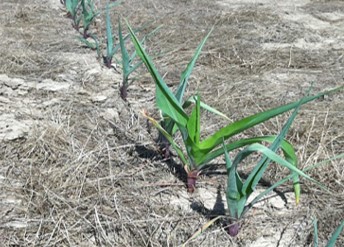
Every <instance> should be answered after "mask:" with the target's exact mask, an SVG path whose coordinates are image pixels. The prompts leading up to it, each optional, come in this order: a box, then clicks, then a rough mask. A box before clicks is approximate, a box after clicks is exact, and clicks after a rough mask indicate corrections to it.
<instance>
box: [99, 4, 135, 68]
mask: <svg viewBox="0 0 344 247" xmlns="http://www.w3.org/2000/svg"><path fill="white" fill-rule="evenodd" d="M105 22H106V40H107V43H106V55H105V56H103V60H104V64H105V66H106V67H108V68H111V67H112V59H113V57H114V55H115V53H116V52H117V51H118V50H119V49H120V48H121V46H120V44H117V45H115V42H114V40H115V38H114V35H113V33H112V25H111V17H110V6H109V4H107V6H106V20H105ZM128 37H129V36H128ZM128 37H125V38H123V39H127V38H128Z"/></svg>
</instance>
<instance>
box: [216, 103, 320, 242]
mask: <svg viewBox="0 0 344 247" xmlns="http://www.w3.org/2000/svg"><path fill="white" fill-rule="evenodd" d="M304 99H306V98H303V99H301V100H300V102H299V103H298V105H297V107H296V108H295V110H294V111H293V113H292V115H291V116H290V117H289V119H288V121H287V122H286V124H285V125H284V127H283V129H282V130H281V132H280V134H279V135H278V136H277V137H275V138H274V141H273V142H272V144H271V145H270V147H269V148H268V147H266V146H263V145H262V144H260V143H253V144H250V145H249V146H247V147H246V148H245V149H244V150H242V151H240V152H239V153H238V154H237V156H236V157H235V158H234V160H233V162H232V160H231V158H230V156H229V153H228V151H227V146H226V144H225V143H224V142H223V150H224V154H225V160H226V168H227V174H228V179H227V189H226V199H227V205H228V209H229V213H230V216H231V222H230V225H229V227H228V233H229V234H230V235H231V236H236V235H237V234H238V232H239V229H240V225H239V220H240V219H241V218H242V217H243V215H244V214H245V213H246V212H247V211H248V210H249V209H250V208H251V207H252V205H253V203H255V202H256V201H258V200H259V199H260V198H262V197H263V196H264V195H266V194H267V193H268V192H269V191H271V188H269V189H267V190H266V191H264V192H262V193H260V194H259V195H258V196H257V197H256V198H255V199H254V200H253V201H252V203H250V204H249V205H246V204H247V201H248V199H249V197H250V196H251V194H252V193H253V191H254V190H255V188H256V186H257V185H258V183H259V181H260V180H261V178H262V176H263V174H264V172H265V171H266V169H267V167H268V166H269V164H270V163H271V162H272V161H274V162H275V163H277V164H280V165H282V166H285V167H287V168H288V169H289V170H290V171H291V175H292V176H293V183H294V192H295V199H296V203H298V202H299V199H300V183H299V176H303V177H305V178H307V179H309V180H311V181H313V182H316V181H315V180H313V179H311V178H310V177H309V176H308V175H306V174H305V173H304V172H303V171H301V170H299V169H298V168H297V157H296V155H295V152H294V148H293V146H292V145H291V144H290V143H287V142H286V141H285V136H286V134H287V132H288V130H289V128H290V126H291V124H292V122H293V121H294V119H295V117H296V115H297V113H298V110H299V108H300V106H301V105H302V104H303V103H304V102H303V100H304ZM283 142H284V143H283ZM283 145H284V148H283ZM279 149H282V151H283V153H284V156H285V159H283V158H282V157H281V156H279V155H278V154H277V153H276V152H277V151H278V150H279ZM255 152H258V153H261V154H262V155H263V157H262V158H261V159H260V161H259V162H258V163H257V165H256V166H255V167H254V168H253V170H252V171H251V173H250V174H249V176H248V177H247V179H246V180H245V181H243V179H242V178H241V177H240V175H239V173H238V166H239V164H240V163H241V162H242V161H243V160H244V159H246V158H247V157H248V156H250V155H251V154H253V153H255ZM286 181H287V180H285V179H284V180H283V182H286ZM316 183H317V182H316ZM280 184H281V183H280V182H278V183H276V184H274V185H272V186H271V187H272V188H275V187H277V186H278V185H280Z"/></svg>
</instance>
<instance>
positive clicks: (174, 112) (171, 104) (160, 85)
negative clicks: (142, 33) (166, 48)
mask: <svg viewBox="0 0 344 247" xmlns="http://www.w3.org/2000/svg"><path fill="white" fill-rule="evenodd" d="M127 26H128V28H129V32H130V36H131V39H132V41H133V43H134V46H135V49H136V52H137V54H138V56H139V57H140V58H141V59H142V61H143V63H144V64H145V66H146V68H147V69H148V71H149V73H150V74H151V76H152V77H153V79H154V82H155V85H156V96H157V99H156V101H157V105H158V107H159V109H161V111H162V112H163V113H165V114H166V115H168V116H169V117H171V118H172V119H173V120H174V121H175V122H176V123H178V124H180V125H181V126H186V124H187V121H188V116H187V114H186V113H185V112H184V110H183V108H182V106H181V105H180V103H179V102H178V100H177V99H176V97H175V96H174V95H173V93H172V92H171V90H170V89H169V88H168V87H167V85H166V83H165V82H164V80H163V79H162V77H161V76H160V74H159V72H158V71H157V69H156V68H155V66H154V65H153V62H152V60H151V58H150V57H149V56H148V55H147V54H146V52H145V50H144V49H143V47H142V45H141V43H140V42H139V40H138V38H137V37H136V35H135V33H134V31H133V30H132V28H131V27H130V25H129V23H128V22H127Z"/></svg>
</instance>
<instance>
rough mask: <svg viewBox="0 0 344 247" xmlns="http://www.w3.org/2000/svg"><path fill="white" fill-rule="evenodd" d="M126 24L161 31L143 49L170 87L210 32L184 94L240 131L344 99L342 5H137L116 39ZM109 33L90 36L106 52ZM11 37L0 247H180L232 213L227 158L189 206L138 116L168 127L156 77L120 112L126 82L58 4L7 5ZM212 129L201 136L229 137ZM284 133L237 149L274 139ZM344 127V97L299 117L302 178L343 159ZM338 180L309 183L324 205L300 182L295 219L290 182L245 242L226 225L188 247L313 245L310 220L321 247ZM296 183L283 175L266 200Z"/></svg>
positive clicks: (233, 1)
mask: <svg viewBox="0 0 344 247" xmlns="http://www.w3.org/2000/svg"><path fill="white" fill-rule="evenodd" d="M95 3H96V6H97V8H98V9H99V10H103V9H104V6H105V4H106V1H105V0H96V1H95ZM118 16H122V17H125V18H127V19H128V20H129V22H130V23H131V24H132V25H133V26H137V27H141V26H145V28H144V29H143V31H142V33H145V32H146V33H148V32H149V31H151V30H153V29H154V28H156V27H158V26H160V25H162V27H161V28H160V29H159V32H157V33H156V34H155V35H153V36H152V37H150V38H149V39H148V40H147V42H146V47H147V48H146V49H147V51H148V52H149V53H150V54H155V55H154V61H155V63H156V64H157V67H158V69H159V71H160V72H161V74H162V75H163V76H164V78H165V79H166V81H168V82H169V86H171V87H173V88H174V87H175V86H176V85H177V84H178V80H179V76H180V72H181V71H182V70H183V68H184V67H185V66H186V64H187V63H188V61H189V60H190V58H191V56H192V54H193V51H194V49H195V47H196V46H197V43H198V42H199V41H200V40H201V39H202V37H204V35H205V34H206V33H207V31H208V30H210V29H211V27H213V26H214V31H213V33H212V34H211V36H210V38H209V40H208V41H207V44H206V46H205V47H204V50H203V52H202V55H201V57H200V59H199V61H198V62H197V65H196V67H195V69H194V72H193V74H192V76H191V78H190V87H189V88H188V89H187V92H186V93H187V95H192V94H194V93H196V92H197V91H198V92H200V94H201V95H202V99H203V100H204V101H205V102H207V103H208V104H209V105H211V106H213V107H215V108H217V109H219V110H220V111H222V112H224V113H225V114H226V115H227V116H228V117H229V118H230V121H234V120H237V119H239V118H241V117H244V116H248V115H249V114H253V113H255V112H259V111H261V110H264V109H268V108H270V107H274V106H278V105H281V104H284V103H287V102H291V101H293V100H297V99H298V98H300V97H301V96H303V95H304V94H305V93H306V92H307V90H308V88H309V87H310V85H311V84H312V85H313V92H320V91H324V90H327V89H330V88H334V87H337V86H342V85H344V71H343V69H344V2H343V1H331V0H323V1H311V0H309V1H308V0H300V1H296V0H295V1H293V0H285V1H277V0H216V1H210V2H209V1H205V0H172V1H167V0H127V1H124V2H123V4H122V5H121V6H119V7H116V8H114V9H113V11H112V17H113V18H112V20H113V26H114V27H116V25H117V17H118ZM104 18H105V17H104V11H101V14H100V15H99V17H98V18H97V21H96V22H95V24H94V25H93V26H92V27H91V30H93V31H94V32H96V33H97V34H98V35H100V36H102V35H103V36H102V37H103V40H104V33H105V19H104ZM115 20H116V21H115ZM147 23H148V24H147ZM114 29H116V28H114ZM0 34H1V35H0V37H1V39H0V57H1V59H0V193H1V194H0V246H181V245H182V244H183V243H185V242H186V241H187V240H188V239H189V238H190V237H191V236H192V234H193V233H194V232H195V231H196V230H197V229H198V228H199V227H201V226H202V225H204V224H205V223H206V222H208V221H209V220H210V219H212V217H214V216H218V215H225V214H226V210H227V206H226V201H225V193H224V189H225V187H226V177H225V169H224V166H223V163H224V160H223V157H221V158H219V159H218V160H216V161H215V162H214V163H216V164H214V167H215V168H214V169H208V170H205V171H204V172H203V173H202V175H201V177H200V179H199V181H198V184H197V190H196V192H195V193H194V194H188V193H187V192H186V189H185V175H184V174H183V171H182V169H180V167H181V166H180V162H179V160H178V159H177V158H176V157H173V158H172V159H171V160H165V159H164V158H163V156H162V155H161V154H160V153H159V149H158V147H157V145H156V142H155V140H156V137H157V132H156V131H155V130H154V129H152V128H151V126H149V125H148V124H147V121H146V119H145V118H144V117H143V116H142V114H141V111H142V109H146V110H147V111H148V112H150V113H151V114H152V115H153V116H154V117H156V118H158V117H159V114H158V112H157V110H156V106H155V98H154V92H155V89H154V84H153V81H152V80H151V78H150V77H149V75H148V73H147V71H146V70H145V69H144V68H140V69H139V70H138V71H137V72H136V73H135V75H134V77H135V81H134V82H133V83H132V84H131V85H130V87H129V91H128V99H127V102H125V101H123V100H122V99H121V98H120V97H119V86H120V83H121V80H122V76H121V74H120V68H119V67H118V68H117V70H115V69H108V68H106V67H104V66H103V64H102V60H101V59H99V58H97V54H96V52H95V51H92V50H90V49H87V48H85V47H84V46H83V45H82V44H81V43H80V42H79V40H78V39H77V37H78V33H77V32H76V31H75V30H74V29H73V27H72V25H71V20H70V19H68V18H67V16H66V12H65V8H64V6H63V5H62V4H61V3H60V1H59V0H30V1H22V0H1V1H0ZM140 35H142V34H141V33H140ZM102 48H104V47H102ZM203 118H204V119H203ZM203 118H202V121H204V124H203V125H202V131H204V136H207V135H208V134H210V133H212V132H213V131H214V130H216V129H219V128H220V127H221V126H224V125H225V124H226V123H227V122H228V120H225V119H221V118H218V117H214V116H213V115H210V114H205V115H204V117H203ZM286 118H287V116H281V117H278V118H275V119H273V120H270V121H268V122H266V123H264V124H261V125H259V126H257V127H255V128H252V129H250V130H248V131H245V132H244V133H241V134H240V136H238V138H244V137H250V136H255V135H262V134H264V135H266V134H276V133H278V131H279V130H280V129H281V127H282V125H283V123H284V121H285V120H286ZM343 122H344V95H343V92H340V93H337V94H334V95H329V96H326V97H323V98H322V99H321V100H317V101H315V102H313V103H311V104H309V105H306V106H304V107H303V108H302V109H301V112H300V114H299V116H298V118H297V119H296V121H295V123H294V125H293V126H292V129H291V131H290V134H289V135H288V139H289V140H290V142H291V143H293V145H295V147H296V150H297V155H298V157H299V167H300V168H301V169H304V168H305V167H307V166H310V165H313V164H316V163H319V162H321V161H323V160H326V159H328V158H331V157H335V156H336V155H340V154H342V153H344V126H343ZM256 158H257V157H256ZM254 162H255V158H252V159H250V160H248V161H247V162H246V163H245V164H243V166H242V168H240V172H241V173H242V174H248V173H249V171H250V170H251V169H252V167H253V165H254ZM343 167H344V159H343V158H342V159H336V160H333V161H329V162H326V164H325V165H322V166H319V167H318V168H316V169H313V170H311V171H309V175H310V176H312V177H313V178H315V179H317V180H318V181H320V182H321V183H322V184H324V186H326V187H327V188H328V190H324V189H322V188H320V187H318V186H315V185H314V184H312V183H310V182H308V181H306V180H302V197H301V202H300V204H299V205H295V200H294V195H293V193H292V189H291V188H292V187H291V183H287V184H285V185H283V186H281V187H280V188H278V190H276V191H275V192H273V193H270V194H269V195H268V196H267V197H266V198H265V199H264V200H261V201H260V202H259V203H258V204H256V205H255V206H254V207H253V209H252V210H251V212H249V213H248V214H247V216H245V218H244V219H243V220H242V221H241V222H240V224H241V231H240V233H239V234H238V236H236V237H230V236H229V235H228V234H226V230H225V228H226V226H225V225H224V224H223V222H224V221H225V217H224V220H223V221H222V222H221V221H220V222H219V223H217V224H214V225H212V226H211V227H210V228H208V229H207V230H206V231H205V232H204V233H202V234H201V235H200V236H199V237H198V238H196V239H195V240H192V241H190V242H189V243H188V246H207V247H209V246H251V247H263V246H281V247H282V246H314V243H313V225H312V221H313V219H314V218H315V217H316V218H317V219H318V222H319V246H325V243H326V241H327V240H328V239H329V236H330V234H331V232H332V231H333V230H334V229H335V228H336V226H337V225H338V224H339V223H340V222H341V221H343V219H344V206H343V205H344V168H343ZM286 174H288V171H286V170H285V169H283V168H281V167H279V166H277V165H272V166H271V167H270V168H269V169H268V171H267V172H266V174H265V175H264V179H263V180H264V181H263V182H262V183H260V185H259V188H258V189H257V191H256V192H255V193H258V192H260V191H263V190H264V189H266V188H267V187H268V186H269V185H270V184H273V183H274V182H276V181H278V180H279V179H281V178H282V177H283V176H285V175H286ZM337 246H344V237H343V236H341V237H340V238H339V239H338V242H337Z"/></svg>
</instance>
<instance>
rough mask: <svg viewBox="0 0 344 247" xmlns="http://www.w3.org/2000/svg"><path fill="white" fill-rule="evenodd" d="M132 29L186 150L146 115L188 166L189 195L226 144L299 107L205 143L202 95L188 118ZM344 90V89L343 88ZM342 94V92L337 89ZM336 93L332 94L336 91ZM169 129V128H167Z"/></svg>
mask: <svg viewBox="0 0 344 247" xmlns="http://www.w3.org/2000/svg"><path fill="white" fill-rule="evenodd" d="M127 26H128V28H129V32H130V36H131V39H132V42H133V43H134V46H135V49H136V52H137V54H138V56H139V57H140V58H141V59H142V61H143V63H144V64H145V66H146V68H147V70H148V71H149V72H150V74H151V76H152V78H153V80H154V82H155V85H156V103H157V106H158V108H159V109H160V110H161V112H162V114H163V115H166V116H168V117H169V118H171V120H172V121H173V122H174V124H175V126H176V128H177V129H178V131H180V133H181V137H182V141H183V144H184V150H183V149H182V148H181V147H179V145H178V144H177V143H176V141H175V140H174V139H173V136H172V135H171V134H170V133H168V132H167V131H166V129H165V128H164V127H163V126H161V124H160V123H159V122H158V121H157V120H155V119H153V118H152V117H150V116H149V115H148V113H146V112H144V115H145V117H147V118H148V119H149V120H150V121H151V122H152V124H153V125H154V126H155V127H156V128H157V129H158V130H159V131H160V132H161V133H162V134H163V135H164V136H165V138H166V139H167V141H168V142H169V143H170V144H171V146H172V147H173V148H174V150H175V151H176V153H177V155H178V157H179V158H180V160H181V161H182V163H183V165H184V169H185V171H186V173H187V187H188V191H189V192H193V191H194V189H195V183H196V179H197V177H198V175H199V173H200V171H201V170H202V169H203V168H204V167H205V166H206V165H208V163H209V162H210V161H212V160H213V159H215V158H216V157H218V156H220V155H222V154H223V153H224V149H223V148H222V147H221V144H222V142H223V140H227V139H229V138H231V137H233V136H235V135H237V134H239V133H241V132H243V131H245V130H247V129H249V128H251V127H253V126H255V125H257V124H260V123H262V122H265V121H267V120H269V119H270V118H273V117H275V116H278V115H280V114H282V113H284V112H287V111H290V110H292V109H294V108H295V107H297V106H298V104H299V103H298V102H294V103H290V104H287V105H283V106H280V107H277V108H274V109H271V110H267V111H265V112H261V113H257V114H254V115H252V116H249V117H246V118H243V119H241V120H238V121H236V122H234V123H231V124H228V125H227V126H225V127H223V128H221V129H220V130H218V131H216V132H215V133H214V134H212V135H211V136H209V137H207V138H206V139H204V140H201V124H200V114H201V110H200V108H201V102H200V97H199V95H197V96H196V106H195V107H194V108H193V110H192V112H191V114H190V115H187V113H186V112H185V110H184V109H183V105H182V104H181V103H180V101H179V100H178V99H177V97H176V96H175V95H174V94H173V93H172V91H171V90H170V89H169V88H168V86H167V84H166V83H165V82H164V80H163V78H162V76H161V75H160V74H159V72H158V71H157V69H156V68H155V66H154V64H153V62H152V60H151V58H150V57H149V56H148V55H147V53H146V52H145V50H144V49H143V47H142V45H141V43H140V42H139V40H138V38H137V37H136V35H135V33H134V32H133V30H132V29H131V27H130V25H129V24H128V23H127ZM343 87H344V86H343ZM335 90H339V89H335ZM335 90H332V91H335ZM332 91H329V92H332ZM329 92H324V93H319V94H317V95H315V96H308V97H305V98H304V99H303V100H302V104H305V103H307V102H310V101H312V100H315V99H317V98H319V97H321V96H323V95H325V94H328V93H329ZM165 127H166V126H165ZM274 139H275V136H262V137H255V138H247V139H241V140H237V141H233V142H231V143H229V144H227V145H226V148H227V150H228V151H231V150H234V149H237V148H241V147H244V146H246V145H249V144H252V143H260V142H273V141H274ZM281 146H282V149H283V150H284V151H285V152H287V153H290V156H293V157H296V156H295V152H294V150H290V145H288V143H287V142H286V141H285V142H283V143H282V145H281Z"/></svg>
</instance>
